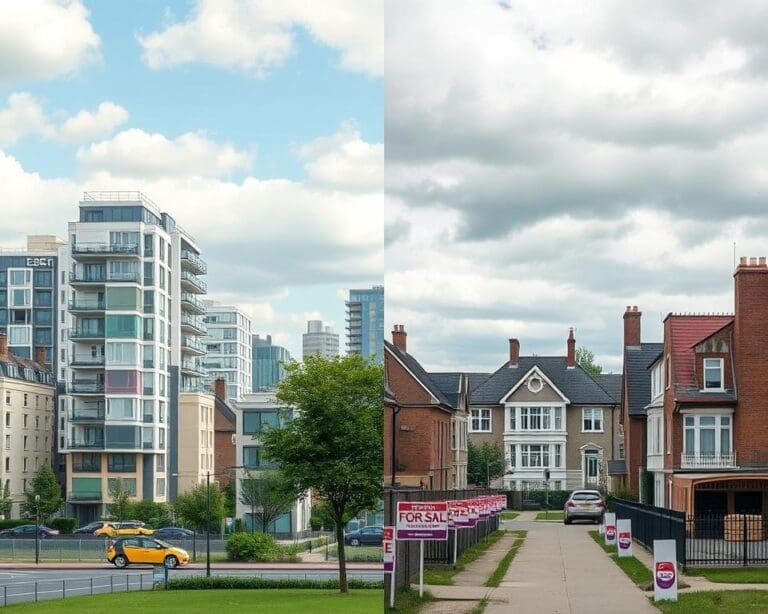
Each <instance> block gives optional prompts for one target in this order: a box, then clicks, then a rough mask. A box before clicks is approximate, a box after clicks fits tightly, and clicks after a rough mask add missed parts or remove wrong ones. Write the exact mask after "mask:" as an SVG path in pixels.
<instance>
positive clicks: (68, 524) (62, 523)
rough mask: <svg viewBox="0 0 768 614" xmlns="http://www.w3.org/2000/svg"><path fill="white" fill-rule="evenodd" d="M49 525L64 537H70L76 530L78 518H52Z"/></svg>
mask: <svg viewBox="0 0 768 614" xmlns="http://www.w3.org/2000/svg"><path fill="white" fill-rule="evenodd" d="M48 524H49V526H50V527H51V528H52V529H57V530H58V531H59V533H61V534H62V535H68V534H70V533H72V531H74V530H75V526H76V525H77V518H67V517H64V516H62V517H61V518H51V521H50V522H49V523H48Z"/></svg>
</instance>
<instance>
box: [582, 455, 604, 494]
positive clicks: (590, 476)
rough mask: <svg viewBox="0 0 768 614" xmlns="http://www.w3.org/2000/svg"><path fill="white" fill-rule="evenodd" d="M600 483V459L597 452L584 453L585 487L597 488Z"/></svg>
mask: <svg viewBox="0 0 768 614" xmlns="http://www.w3.org/2000/svg"><path fill="white" fill-rule="evenodd" d="M599 481H600V457H599V453H598V451H597V450H585V452H584V486H585V487H588V486H594V487H597V485H598V482H599Z"/></svg>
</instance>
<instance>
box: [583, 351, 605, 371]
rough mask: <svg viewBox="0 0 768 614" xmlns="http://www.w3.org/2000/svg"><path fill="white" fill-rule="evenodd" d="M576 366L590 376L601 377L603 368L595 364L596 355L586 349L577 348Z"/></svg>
mask: <svg viewBox="0 0 768 614" xmlns="http://www.w3.org/2000/svg"><path fill="white" fill-rule="evenodd" d="M576 364H577V365H579V366H580V367H581V368H582V369H584V370H585V371H586V372H587V373H589V374H590V375H600V374H601V373H602V372H603V368H602V367H601V366H600V365H596V364H595V353H594V352H592V351H590V350H588V349H587V348H584V347H579V348H576Z"/></svg>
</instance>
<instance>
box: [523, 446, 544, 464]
mask: <svg viewBox="0 0 768 614" xmlns="http://www.w3.org/2000/svg"><path fill="white" fill-rule="evenodd" d="M520 466H521V467H549V466H550V465H549V445H547V444H521V445H520Z"/></svg>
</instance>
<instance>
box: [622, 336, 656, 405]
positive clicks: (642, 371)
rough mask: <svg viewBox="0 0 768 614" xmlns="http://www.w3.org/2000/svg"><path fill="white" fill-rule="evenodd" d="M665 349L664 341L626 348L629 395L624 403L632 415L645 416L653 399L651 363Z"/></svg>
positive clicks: (625, 372) (625, 365) (625, 371)
mask: <svg viewBox="0 0 768 614" xmlns="http://www.w3.org/2000/svg"><path fill="white" fill-rule="evenodd" d="M663 351H664V344H663V343H641V344H640V345H639V346H637V345H635V346H631V347H627V348H625V349H624V378H625V384H626V390H627V397H626V398H625V399H624V404H625V405H626V406H627V412H628V413H629V415H630V416H644V415H645V409H644V408H645V406H646V405H647V404H648V403H649V401H650V400H651V372H650V371H649V370H648V367H649V366H650V364H651V363H652V362H653V361H655V359H656V358H657V357H658V356H659V354H660V353H661V352H663Z"/></svg>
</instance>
